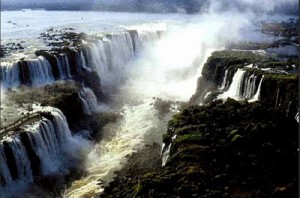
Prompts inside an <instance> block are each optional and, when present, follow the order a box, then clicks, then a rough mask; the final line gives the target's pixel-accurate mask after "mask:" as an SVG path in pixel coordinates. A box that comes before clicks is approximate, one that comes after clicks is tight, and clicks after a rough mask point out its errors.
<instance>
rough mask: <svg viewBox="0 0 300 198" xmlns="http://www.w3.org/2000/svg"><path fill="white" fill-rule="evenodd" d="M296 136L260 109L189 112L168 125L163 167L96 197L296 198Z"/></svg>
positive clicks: (230, 103)
mask: <svg viewBox="0 0 300 198" xmlns="http://www.w3.org/2000/svg"><path fill="white" fill-rule="evenodd" d="M297 131H298V124H297V122H296V121H295V120H294V119H290V118H287V117H286V116H285V115H283V114H281V113H280V112H278V111H275V110H274V109H272V108H268V107H266V106H264V105H262V104H261V103H247V102H242V103H241V102H237V101H235V100H232V99H228V100H227V101H226V102H225V103H223V102H222V101H215V102H213V103H211V104H210V105H207V106H202V107H200V106H192V107H189V108H187V109H184V110H183V111H182V112H180V113H179V114H177V115H175V116H174V117H173V119H172V120H170V122H169V127H168V133H167V135H165V137H164V142H165V143H166V144H167V145H169V144H170V142H172V146H171V151H170V156H169V158H168V160H167V163H166V166H164V167H161V168H159V169H155V168H154V169H152V170H151V171H148V172H147V173H143V174H137V175H135V178H132V179H131V180H130V181H126V180H122V184H120V182H115V183H112V184H111V185H110V186H109V187H108V188H107V189H106V193H104V194H103V195H102V197H271V196H273V197H282V196H283V195H285V196H286V197H297V187H296V186H297V182H298V181H297V172H298V167H297V156H298V154H297ZM174 135H176V138H175V139H174V140H172V137H174Z"/></svg>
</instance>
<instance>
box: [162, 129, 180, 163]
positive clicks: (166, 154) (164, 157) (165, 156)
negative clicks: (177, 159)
mask: <svg viewBox="0 0 300 198" xmlns="http://www.w3.org/2000/svg"><path fill="white" fill-rule="evenodd" d="M176 137H177V135H176V134H175V135H174V136H173V137H172V142H171V143H170V144H169V145H168V147H167V148H165V147H166V145H165V144H164V145H163V149H162V151H163V153H162V166H165V165H166V163H167V161H168V158H169V156H170V151H171V146H172V144H173V142H174V141H175V140H176Z"/></svg>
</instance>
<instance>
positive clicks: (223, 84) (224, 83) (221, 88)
mask: <svg viewBox="0 0 300 198" xmlns="http://www.w3.org/2000/svg"><path fill="white" fill-rule="evenodd" d="M227 76H228V69H226V70H225V73H224V78H223V81H222V84H221V86H219V90H224V89H225V88H226V84H227V78H228V77H227Z"/></svg>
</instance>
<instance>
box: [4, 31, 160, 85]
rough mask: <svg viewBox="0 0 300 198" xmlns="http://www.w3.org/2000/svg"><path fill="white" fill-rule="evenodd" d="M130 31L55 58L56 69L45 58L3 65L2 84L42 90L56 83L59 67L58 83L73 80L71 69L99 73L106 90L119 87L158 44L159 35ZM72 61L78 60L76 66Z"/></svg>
mask: <svg viewBox="0 0 300 198" xmlns="http://www.w3.org/2000/svg"><path fill="white" fill-rule="evenodd" d="M135 32H136V34H133V35H130V33H129V32H128V31H125V32H120V33H111V34H107V35H105V36H103V37H102V38H101V39H99V40H97V41H95V42H94V43H89V44H86V45H85V46H84V47H85V48H86V49H82V50H79V51H78V50H74V49H72V50H73V52H75V57H70V55H68V54H64V53H61V54H53V56H54V59H55V60H56V65H57V66H54V65H51V64H50V63H49V62H48V60H46V59H45V58H44V57H43V56H38V57H37V58H34V59H29V60H25V61H17V62H14V63H7V62H1V74H0V75H1V76H0V77H1V79H0V80H1V84H2V86H3V87H4V88H14V87H18V86H20V85H21V84H25V85H29V86H39V85H45V84H49V83H52V82H53V81H54V79H55V78H54V71H53V68H52V67H57V70H58V71H57V72H58V76H57V77H56V80H60V79H62V80H66V79H72V78H73V75H72V72H71V68H73V70H75V71H74V72H75V73H76V72H77V73H79V74H80V73H81V72H82V68H84V69H85V70H88V71H91V70H95V71H97V74H98V76H99V77H100V79H101V84H102V85H103V86H112V85H119V84H120V83H122V82H123V80H124V79H125V78H126V76H125V74H126V72H125V71H126V65H127V64H128V62H129V61H130V60H132V58H133V57H134V55H135V53H138V52H139V51H141V50H142V49H143V48H144V46H145V45H146V44H147V42H152V41H154V40H157V39H158V38H159V36H160V32H158V31H135ZM70 58H75V59H76V60H75V64H76V65H72V64H71V62H70Z"/></svg>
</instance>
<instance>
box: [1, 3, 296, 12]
mask: <svg viewBox="0 0 300 198" xmlns="http://www.w3.org/2000/svg"><path fill="white" fill-rule="evenodd" d="M1 4H2V9H22V8H45V9H50V10H51V9H54V10H61V9H64V10H69V9H70V10H115V11H135V12H138V11H149V12H187V13H196V12H199V11H202V10H203V9H207V7H208V4H210V7H214V9H219V10H224V9H232V8H233V7H234V8H237V9H240V10H246V9H252V10H255V11H259V12H261V11H272V10H274V9H275V10H276V11H278V10H286V12H294V14H297V12H298V4H299V3H298V0H85V1H82V0H1Z"/></svg>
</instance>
